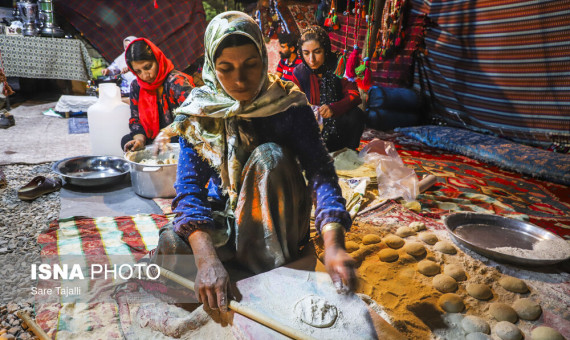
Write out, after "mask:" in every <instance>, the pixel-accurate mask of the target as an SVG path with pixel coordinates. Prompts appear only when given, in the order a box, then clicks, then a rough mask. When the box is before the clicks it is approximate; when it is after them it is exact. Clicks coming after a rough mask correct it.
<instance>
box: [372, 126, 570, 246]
mask: <svg viewBox="0 0 570 340" xmlns="http://www.w3.org/2000/svg"><path fill="white" fill-rule="evenodd" d="M372 138H380V139H382V140H389V141H391V142H393V143H394V144H395V146H396V148H397V149H398V153H399V155H400V157H401V158H402V160H403V161H404V163H405V164H407V165H409V166H413V168H414V170H415V171H416V173H417V174H418V176H423V175H427V174H433V175H435V176H437V177H438V181H437V183H436V184H435V185H434V186H433V187H432V188H430V189H429V190H428V191H426V192H425V193H424V194H420V195H419V196H418V201H419V202H420V203H421V206H422V211H421V215H423V216H426V217H431V218H434V219H439V218H441V217H442V216H445V215H447V214H449V213H453V212H458V211H474V212H484V213H494V214H497V215H501V216H506V217H512V218H518V219H523V220H528V221H529V222H531V223H533V224H536V225H538V226H540V227H542V228H545V229H547V230H550V231H552V232H554V233H556V234H558V235H560V236H562V237H565V238H567V239H570V187H568V186H565V185H560V184H555V183H552V182H547V181H541V180H537V179H533V178H530V177H527V176H523V175H520V174H518V173H515V172H511V171H507V170H503V169H500V168H498V167H496V166H493V165H489V164H486V163H483V162H480V161H477V160H473V159H471V158H469V157H465V156H460V155H455V154H451V153H448V152H446V151H443V150H440V149H435V148H431V147H428V146H426V145H425V144H422V143H420V142H418V141H416V140H414V139H412V138H409V137H406V136H404V135H401V134H399V133H396V134H386V133H382V132H378V131H375V130H366V131H365V134H364V136H363V139H364V140H365V141H364V142H363V143H366V141H370V140H372Z"/></svg>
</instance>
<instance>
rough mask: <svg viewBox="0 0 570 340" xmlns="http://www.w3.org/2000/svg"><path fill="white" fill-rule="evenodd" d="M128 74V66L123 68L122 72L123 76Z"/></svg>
mask: <svg viewBox="0 0 570 340" xmlns="http://www.w3.org/2000/svg"><path fill="white" fill-rule="evenodd" d="M127 72H129V67H128V66H125V67H123V69H122V70H121V74H125V73H127Z"/></svg>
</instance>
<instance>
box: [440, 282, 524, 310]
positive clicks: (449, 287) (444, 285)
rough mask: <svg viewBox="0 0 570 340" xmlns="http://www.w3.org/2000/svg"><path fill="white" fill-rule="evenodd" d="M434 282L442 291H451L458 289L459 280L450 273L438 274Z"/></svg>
mask: <svg viewBox="0 0 570 340" xmlns="http://www.w3.org/2000/svg"><path fill="white" fill-rule="evenodd" d="M432 283H433V287H434V288H435V289H437V290H439V291H440V292H442V293H451V292H454V291H456V290H457V281H455V279H454V278H452V277H451V276H449V275H445V274H438V275H436V276H435V277H434V278H433V281H432ZM513 312H514V310H513ZM515 315H516V313H515Z"/></svg>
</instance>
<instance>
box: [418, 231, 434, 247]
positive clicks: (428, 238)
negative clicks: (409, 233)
mask: <svg viewBox="0 0 570 340" xmlns="http://www.w3.org/2000/svg"><path fill="white" fill-rule="evenodd" d="M418 237H419V238H420V240H422V241H424V242H425V243H427V244H429V245H432V246H433V245H434V244H436V243H437V241H439V240H438V238H437V236H435V234H433V233H429V232H427V231H424V232H423V233H419V234H418Z"/></svg>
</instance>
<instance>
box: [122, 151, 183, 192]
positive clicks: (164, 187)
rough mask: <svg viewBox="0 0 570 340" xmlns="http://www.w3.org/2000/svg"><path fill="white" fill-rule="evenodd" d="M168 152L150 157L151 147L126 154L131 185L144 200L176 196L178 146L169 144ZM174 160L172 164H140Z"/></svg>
mask: <svg viewBox="0 0 570 340" xmlns="http://www.w3.org/2000/svg"><path fill="white" fill-rule="evenodd" d="M169 147H170V151H167V152H161V153H160V154H159V155H158V156H157V157H153V155H152V145H147V146H146V148H145V149H144V150H141V151H135V152H127V153H126V154H125V159H126V160H127V162H129V165H130V167H131V183H132V185H133V190H134V191H135V193H136V194H137V195H139V196H142V197H146V198H158V197H161V198H171V197H174V196H176V191H175V190H174V182H175V181H176V167H177V165H178V153H179V151H180V145H179V144H175V143H171V144H169ZM172 159H174V160H175V161H176V162H175V163H174V164H157V165H151V164H141V162H143V161H144V160H157V161H167V160H172Z"/></svg>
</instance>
